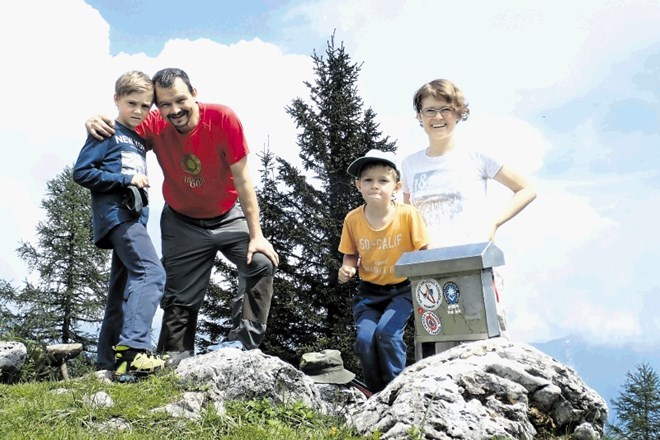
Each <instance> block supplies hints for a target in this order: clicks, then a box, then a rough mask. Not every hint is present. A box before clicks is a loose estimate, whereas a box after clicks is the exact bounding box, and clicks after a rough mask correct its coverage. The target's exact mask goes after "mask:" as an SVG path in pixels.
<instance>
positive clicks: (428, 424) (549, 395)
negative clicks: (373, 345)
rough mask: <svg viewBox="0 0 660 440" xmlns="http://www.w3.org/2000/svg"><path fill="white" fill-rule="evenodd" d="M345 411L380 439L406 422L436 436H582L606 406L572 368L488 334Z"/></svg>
mask: <svg viewBox="0 0 660 440" xmlns="http://www.w3.org/2000/svg"><path fill="white" fill-rule="evenodd" d="M351 416H352V417H351V419H352V423H353V424H354V425H355V427H356V428H357V430H358V431H359V432H360V433H361V434H365V435H367V434H371V433H373V432H374V431H375V430H379V431H380V432H382V433H383V435H382V437H381V438H382V439H384V440H385V439H398V438H402V437H405V436H406V435H407V433H409V432H411V430H412V431H417V432H419V433H421V434H422V437H423V438H426V439H441V440H442V439H456V438H462V439H483V438H490V437H493V436H499V437H502V438H507V439H516V440H519V439H532V438H534V437H535V436H536V435H537V434H539V433H540V432H542V431H545V432H549V433H552V434H556V435H565V434H567V433H574V432H575V433H576V434H578V435H583V436H585V437H582V438H585V439H588V438H599V437H600V435H601V434H602V432H603V427H604V424H605V422H606V420H607V406H606V404H605V401H604V400H603V398H602V397H600V396H599V395H598V394H597V393H596V392H595V391H593V390H592V389H590V388H589V387H587V386H586V385H585V384H584V383H583V382H582V380H581V379H580V378H579V377H578V375H577V374H576V373H575V371H573V370H572V369H570V368H568V367H566V366H564V365H562V364H560V363H559V362H557V361H556V360H554V359H553V358H551V357H549V356H547V355H545V354H544V353H542V352H540V351H538V350H537V349H535V348H533V347H531V346H529V345H526V344H521V343H515V342H511V341H509V340H507V339H504V338H493V339H489V340H485V341H476V342H470V343H465V344H462V345H460V346H458V347H455V348H452V349H450V350H448V351H445V352H443V353H440V354H437V355H435V356H431V357H428V358H425V359H422V360H421V361H419V362H417V363H415V364H414V365H412V366H410V367H408V368H407V369H406V370H404V371H403V373H402V374H401V375H399V377H397V378H396V379H395V380H394V381H393V382H391V383H390V384H389V385H388V386H387V387H386V388H385V389H384V390H383V391H381V392H380V393H378V394H376V395H375V396H374V397H372V398H371V399H369V400H368V401H367V403H366V404H365V405H364V406H362V407H359V408H356V410H355V411H354V412H353V413H352V414H351ZM590 435H591V437H589V436H590ZM594 435H595V436H596V437H594Z"/></svg>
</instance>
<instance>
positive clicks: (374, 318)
mask: <svg viewBox="0 0 660 440" xmlns="http://www.w3.org/2000/svg"><path fill="white" fill-rule="evenodd" d="M347 171H348V174H350V175H351V176H353V177H355V179H356V180H355V186H356V187H357V189H358V190H359V191H360V193H361V194H362V197H363V199H364V202H365V203H364V205H362V206H360V207H359V208H356V209H354V210H352V211H350V212H349V213H348V214H347V215H346V218H345V219H344V226H343V229H342V235H341V241H340V243H339V251H340V252H341V253H343V254H344V258H343V262H342V267H341V269H339V281H340V282H342V283H344V282H346V281H348V280H349V279H350V278H351V277H353V276H354V275H355V274H356V272H359V277H360V283H359V285H358V288H357V295H355V297H354V298H353V318H354V320H355V326H356V330H357V335H356V343H355V350H356V352H357V354H358V357H359V358H360V362H361V364H362V371H363V376H364V379H365V383H366V385H367V388H369V390H371V391H373V392H378V391H380V390H382V389H383V388H385V385H387V384H388V383H389V382H390V381H392V379H394V378H395V377H396V376H397V375H398V374H399V373H400V372H401V371H402V370H403V369H404V368H405V366H406V344H405V343H404V341H403V332H404V329H405V327H406V324H407V323H408V320H409V319H410V316H411V315H412V312H413V308H412V292H411V287H410V281H409V280H408V279H407V278H405V277H398V276H397V275H396V274H395V272H394V265H395V264H396V262H397V261H398V260H399V257H401V255H402V254H403V253H405V252H410V251H415V250H420V249H425V248H426V247H427V246H428V244H429V234H428V231H427V230H426V226H425V225H424V221H423V219H422V217H421V216H420V214H419V212H418V211H417V209H416V208H415V207H413V206H412V205H407V204H402V203H398V202H396V201H395V200H394V195H395V193H396V191H398V190H399V189H401V182H400V178H401V175H400V172H399V170H398V168H397V165H396V161H395V158H394V154H393V153H388V152H383V151H379V150H371V151H369V152H368V153H367V154H366V155H365V156H363V157H361V158H359V159H357V160H355V161H354V162H353V163H351V165H350V166H349V167H348V170H347Z"/></svg>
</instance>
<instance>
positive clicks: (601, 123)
mask: <svg viewBox="0 0 660 440" xmlns="http://www.w3.org/2000/svg"><path fill="white" fill-rule="evenodd" d="M4 8H5V9H6V10H5V11H3V12H4V13H3V18H4V20H3V22H4V23H3V26H2V27H0V38H1V39H2V41H3V42H4V43H3V45H2V46H1V47H0V57H2V59H3V60H4V62H3V65H4V68H3V69H2V70H1V71H0V79H1V80H2V85H3V97H4V104H5V105H4V106H2V107H1V108H0V144H1V145H3V152H4V154H5V156H8V158H7V159H8V162H7V164H8V166H5V168H4V171H3V172H2V175H0V182H1V183H2V184H3V187H4V188H6V190H5V191H2V192H0V207H1V209H2V212H3V214H4V215H3V220H2V228H0V249H2V251H1V252H0V278H3V279H6V280H9V281H11V282H13V283H14V284H16V285H20V283H21V282H22V280H23V279H25V277H31V276H34V274H30V273H29V271H28V268H27V267H26V266H25V264H24V263H23V262H21V261H20V260H19V259H18V257H17V256H16V253H15V249H16V248H17V247H18V246H19V244H20V243H19V242H20V240H25V241H34V232H35V227H36V224H37V222H38V221H40V220H43V219H44V216H43V212H42V210H41V209H40V207H39V204H40V201H41V199H42V198H43V196H44V193H45V189H46V186H45V185H46V181H47V180H48V179H51V178H53V177H54V176H55V175H56V174H58V173H59V172H61V171H62V169H63V168H64V166H65V165H71V164H73V162H74V161H75V159H76V157H77V155H78V152H79V150H80V148H81V146H82V144H83V142H84V139H85V133H84V128H83V123H84V121H85V119H87V118H88V117H89V116H91V115H93V114H96V113H99V112H100V113H105V114H108V115H111V116H114V114H115V109H114V107H113V104H112V93H113V85H114V81H115V79H116V78H117V76H118V75H120V74H121V73H123V72H124V71H127V70H131V69H139V70H143V71H145V72H147V73H149V74H153V73H155V72H156V71H157V70H158V69H160V68H162V67H166V66H178V67H182V68H184V69H185V70H186V71H188V73H189V74H190V76H191V79H192V81H193V84H194V85H195V86H196V87H197V89H198V91H199V99H200V100H201V101H207V102H221V103H224V104H228V105H230V106H231V107H233V108H234V109H235V110H236V112H237V113H238V115H239V116H240V117H241V119H242V121H243V124H244V126H245V129H246V136H247V138H248V142H249V143H250V145H251V148H252V150H253V153H257V152H259V151H260V150H261V149H262V148H263V147H264V145H266V144H269V145H270V148H271V149H272V150H273V151H274V152H276V153H277V154H279V155H281V156H283V157H285V158H287V159H289V160H291V161H293V162H296V161H297V146H296V134H297V131H296V128H295V126H294V124H293V121H292V120H291V118H290V117H289V116H288V115H287V114H286V112H285V111H284V108H285V107H286V106H287V105H288V104H290V103H291V101H292V100H293V99H294V98H296V97H303V98H307V97H308V96H309V95H308V91H307V89H306V87H305V86H304V81H313V79H314V76H313V65H312V61H311V58H310V55H311V54H312V53H313V51H316V52H317V53H320V54H322V53H323V51H324V50H325V45H326V41H327V40H328V39H329V38H330V36H331V35H332V34H333V32H334V33H335V39H336V41H337V42H343V44H344V46H345V47H346V49H347V52H348V53H349V54H350V55H351V57H352V59H353V60H354V61H355V62H357V63H361V65H362V70H361V73H360V79H359V82H358V92H359V94H360V96H361V97H362V99H363V100H364V103H365V105H366V106H368V107H371V108H372V109H373V110H374V111H375V112H376V114H377V121H378V122H379V123H380V128H381V130H382V131H383V133H384V134H387V135H389V136H390V137H391V138H392V139H395V140H396V141H397V145H398V147H399V154H400V155H401V156H403V155H406V154H409V153H412V152H414V151H416V150H418V149H421V148H424V147H425V146H426V145H425V142H426V136H425V135H424V133H423V131H422V129H421V128H420V127H419V126H418V124H417V123H416V121H415V118H414V114H413V111H412V105H411V97H412V95H413V93H414V91H415V90H416V89H417V88H418V87H419V86H420V85H421V84H422V83H424V82H427V81H429V80H431V79H435V78H443V77H444V78H450V79H452V80H453V81H455V82H456V83H457V84H458V85H459V86H460V87H461V88H462V89H463V90H464V92H465V94H466V96H467V99H468V101H469V102H470V107H471V116H470V119H469V120H468V121H467V122H465V123H462V124H460V125H459V127H458V133H457V137H458V139H459V141H460V144H459V145H463V144H464V145H474V146H475V147H477V148H480V149H482V150H484V151H487V152H489V153H490V154H493V155H495V156H497V157H499V158H501V159H502V160H503V161H504V162H505V163H507V164H509V166H511V167H513V168H516V169H518V170H519V171H521V172H523V173H526V174H528V175H529V176H531V177H532V179H533V180H534V182H535V183H536V185H537V187H538V191H539V197H538V199H537V200H536V201H535V202H534V203H533V204H532V205H530V207H529V208H528V209H526V210H525V211H524V212H523V213H522V214H521V215H520V216H518V217H517V218H516V219H514V220H513V221H511V222H510V223H508V224H506V225H505V226H503V227H502V228H501V230H500V231H499V232H498V236H497V244H498V246H499V247H500V248H501V249H502V250H503V251H504V254H505V258H506V262H507V263H506V266H505V275H506V280H505V293H504V296H505V304H506V307H507V310H508V315H509V325H510V327H511V329H512V330H511V335H512V337H513V338H516V339H519V340H523V341H525V342H542V341H545V340H549V339H553V338H558V337H562V336H565V335H567V334H580V335H582V336H583V337H584V338H585V339H587V340H590V341H593V342H598V343H603V342H605V343H609V344H613V345H616V344H641V345H646V346H649V345H650V346H659V345H660V331H659V330H660V318H659V317H658V316H656V315H657V312H656V311H657V310H659V309H660V277H658V276H657V275H656V273H657V264H658V261H660V236H659V234H658V227H657V223H658V221H657V218H658V216H659V215H660V175H659V172H658V169H659V167H658V163H660V149H659V148H658V147H659V146H660V131H659V129H658V127H660V102H659V101H660V97H659V93H660V27H659V26H658V25H657V24H658V23H660V4H659V3H658V2H656V1H645V0H618V1H613V0H612V1H607V0H583V1H581V2H569V1H555V2H528V1H523V0H502V1H498V2H492V1H487V0H483V1H480V0H474V1H470V2H457V1H455V0H451V1H446V0H363V1H356V0H312V1H304V2H303V1H296V0H292V1H288V2H286V1H282V2H278V1H274V0H248V1H242V2H234V1H210V0H209V1H189V2H186V3H183V2H172V1H169V0H167V1H130V2H129V1H125V0H120V1H109V0H107V1H101V0H89V1H87V2H85V1H83V0H65V1H60V2H49V1H38V0H26V1H23V2H15V3H12V4H11V8H10V7H9V6H4ZM35 11H38V13H35ZM53 17H58V18H57V19H53ZM37 36H39V37H37ZM250 164H251V167H252V171H253V175H254V176H255V178H256V177H257V171H258V160H257V159H256V155H255V154H253V155H252V158H251V162H250ZM149 167H150V168H149V172H150V176H151V180H152V187H153V188H152V191H151V201H152V204H153V207H154V210H153V214H152V217H151V219H150V222H149V230H150V233H151V235H152V238H153V239H154V242H155V243H156V245H157V247H158V246H159V230H158V213H159V211H160V206H162V196H161V195H160V191H159V189H160V182H162V175H161V174H160V170H159V169H158V165H157V163H156V161H155V160H154V158H153V157H151V158H150V162H149ZM508 196H509V195H508V194H507V193H506V192H504V191H501V190H500V189H499V188H497V187H493V188H492V202H493V206H496V205H497V203H499V202H501V201H502V200H503V199H504V198H506V197H508Z"/></svg>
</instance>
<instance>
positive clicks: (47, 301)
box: [0, 166, 109, 345]
mask: <svg viewBox="0 0 660 440" xmlns="http://www.w3.org/2000/svg"><path fill="white" fill-rule="evenodd" d="M41 207H42V208H43V209H44V210H45V213H46V218H47V220H46V221H41V222H39V223H38V225H37V227H36V235H37V243H36V244H35V245H33V244H31V243H28V242H23V241H22V242H21V245H20V247H19V248H18V249H17V252H18V255H19V256H20V257H21V259H23V260H24V261H25V262H26V263H27V265H28V268H29V269H30V271H31V273H32V272H34V273H36V276H35V277H32V278H30V279H26V280H25V285H24V286H23V287H22V288H16V289H2V290H0V296H2V297H3V299H5V300H6V301H9V302H10V303H12V304H13V305H14V306H15V307H16V309H17V313H16V315H17V317H18V321H19V322H18V324H17V327H18V329H19V330H20V333H22V334H23V335H24V336H26V337H30V339H32V340H35V341H39V342H41V343H73V342H80V343H83V344H84V345H94V344H95V343H96V340H95V337H93V335H92V334H91V333H90V331H91V330H92V328H93V324H97V323H98V322H100V320H101V318H102V314H103V308H104V305H105V297H106V292H107V281H108V269H109V253H108V251H107V250H102V249H99V248H97V247H96V246H95V245H94V243H93V242H92V206H91V197H90V192H89V190H87V189H86V188H83V187H81V186H79V185H77V184H76V183H75V182H74V181H73V178H72V170H71V167H68V166H67V167H65V169H64V171H63V172H62V173H61V174H58V175H57V176H56V177H54V178H53V179H52V180H50V181H48V182H47V190H46V196H45V198H44V199H43V200H42V201H41Z"/></svg>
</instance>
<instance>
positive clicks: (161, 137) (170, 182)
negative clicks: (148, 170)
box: [136, 103, 249, 218]
mask: <svg viewBox="0 0 660 440" xmlns="http://www.w3.org/2000/svg"><path fill="white" fill-rule="evenodd" d="M198 104H199V124H197V127H195V128H194V129H193V131H191V132H190V133H185V134H182V133H179V132H178V131H176V129H175V128H174V127H173V126H172V125H171V124H169V123H168V122H167V121H166V120H164V119H163V118H162V117H161V116H160V112H159V111H158V110H152V111H151V112H150V113H149V116H148V117H147V119H146V120H145V121H144V122H143V123H142V124H140V125H139V126H138V127H137V128H136V131H137V132H138V134H140V135H142V136H143V137H144V138H145V139H146V140H147V141H148V142H149V144H150V146H151V147H152V148H153V150H154V153H156V158H157V159H158V163H160V167H161V168H162V169H163V177H164V179H163V197H164V198H165V202H166V203H167V204H168V205H170V206H171V207H172V209H174V210H175V211H177V212H180V213H182V214H184V215H187V216H189V217H193V218H213V217H217V216H219V215H222V214H224V213H225V212H227V211H229V209H231V207H232V206H233V205H234V203H235V202H236V199H237V198H238V192H237V191H236V187H235V186H234V178H233V177H232V174H231V170H230V168H229V166H230V165H231V164H234V163H236V162H238V161H239V160H241V159H243V158H244V157H245V156H246V155H247V154H248V153H249V149H248V145H247V141H246V140H245V136H244V135H243V126H242V125H241V122H240V121H239V120H238V117H237V116H236V114H235V113H234V112H233V110H232V109H230V108H229V107H227V106H224V105H218V104H202V103H198Z"/></svg>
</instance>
